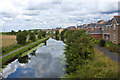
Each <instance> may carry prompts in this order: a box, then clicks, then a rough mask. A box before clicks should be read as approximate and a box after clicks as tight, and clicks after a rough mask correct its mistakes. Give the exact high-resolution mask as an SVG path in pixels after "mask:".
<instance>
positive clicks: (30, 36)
mask: <svg viewBox="0 0 120 80" xmlns="http://www.w3.org/2000/svg"><path fill="white" fill-rule="evenodd" d="M29 40H31V41H35V34H34V33H32V32H31V33H30V35H29Z"/></svg>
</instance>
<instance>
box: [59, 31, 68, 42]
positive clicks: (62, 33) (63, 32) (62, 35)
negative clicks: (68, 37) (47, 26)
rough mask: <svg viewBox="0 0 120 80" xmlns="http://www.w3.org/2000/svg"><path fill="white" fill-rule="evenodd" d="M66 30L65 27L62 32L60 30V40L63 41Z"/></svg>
mask: <svg viewBox="0 0 120 80" xmlns="http://www.w3.org/2000/svg"><path fill="white" fill-rule="evenodd" d="M66 31H67V29H64V30H63V31H62V32H61V34H60V36H61V40H62V41H64V38H65V37H64V34H65V32H66Z"/></svg>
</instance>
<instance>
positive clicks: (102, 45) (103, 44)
mask: <svg viewBox="0 0 120 80" xmlns="http://www.w3.org/2000/svg"><path fill="white" fill-rule="evenodd" d="M105 43H106V41H105V40H103V39H102V40H100V42H99V45H100V46H101V47H104V46H105Z"/></svg>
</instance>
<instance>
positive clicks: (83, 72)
mask: <svg viewBox="0 0 120 80" xmlns="http://www.w3.org/2000/svg"><path fill="white" fill-rule="evenodd" d="M118 65H119V64H118V62H117V61H112V60H111V59H109V58H108V57H107V56H105V55H104V54H103V53H102V52H101V51H99V50H98V49H96V48H95V57H94V59H93V60H91V61H89V63H87V64H85V65H83V66H81V67H79V70H78V71H76V72H74V73H71V74H70V75H68V74H66V75H65V76H63V77H64V78H118V77H119V76H118V73H119V71H118ZM119 66H120V65H119Z"/></svg>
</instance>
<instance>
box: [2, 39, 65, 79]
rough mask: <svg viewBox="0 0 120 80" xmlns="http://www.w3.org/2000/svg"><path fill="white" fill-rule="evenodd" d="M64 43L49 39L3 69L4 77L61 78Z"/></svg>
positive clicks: (62, 73)
mask: <svg viewBox="0 0 120 80" xmlns="http://www.w3.org/2000/svg"><path fill="white" fill-rule="evenodd" d="M63 51H64V43H63V42H62V41H57V40H55V39H52V38H50V39H48V40H47V41H46V45H44V46H42V47H38V49H37V50H36V51H33V52H32V53H31V54H29V55H26V56H24V57H22V58H19V59H16V60H15V61H13V62H11V63H10V64H9V65H8V66H7V67H6V68H5V69H4V70H3V73H2V75H3V78H59V77H61V76H63V75H64V73H65V71H64V68H65V65H64V64H63V61H64V54H63Z"/></svg>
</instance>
